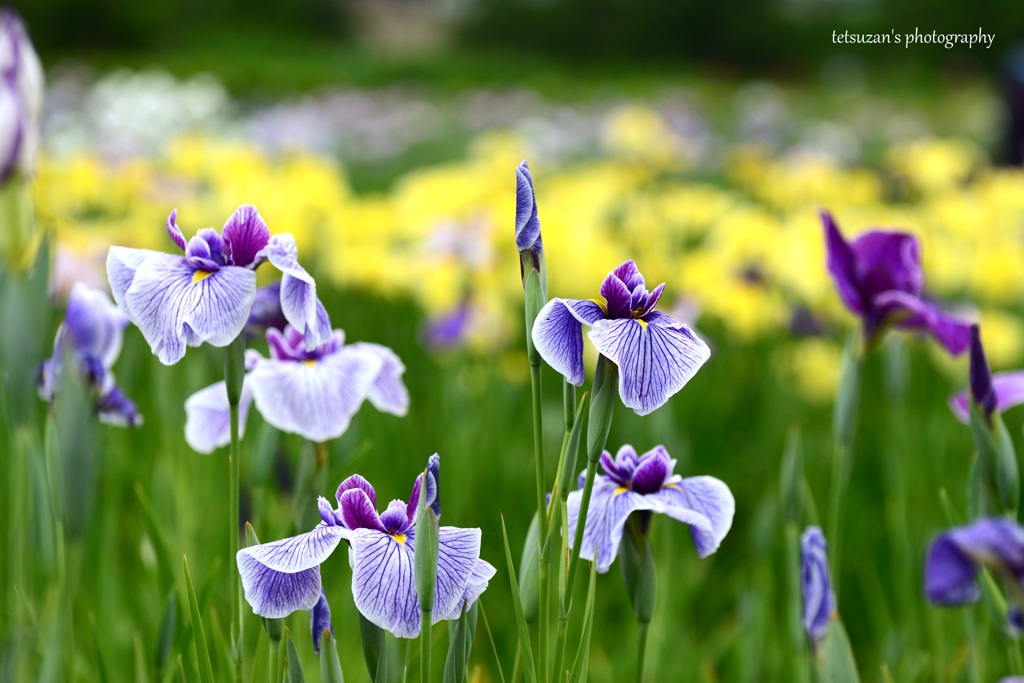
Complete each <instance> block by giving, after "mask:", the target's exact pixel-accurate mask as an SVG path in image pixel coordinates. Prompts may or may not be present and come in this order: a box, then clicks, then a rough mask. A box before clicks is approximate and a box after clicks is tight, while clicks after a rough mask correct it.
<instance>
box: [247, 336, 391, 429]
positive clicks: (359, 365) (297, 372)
mask: <svg viewBox="0 0 1024 683" xmlns="http://www.w3.org/2000/svg"><path fill="white" fill-rule="evenodd" d="M380 366H381V362H380V359H378V358H377V357H376V356H374V355H371V354H367V353H364V352H359V351H351V350H348V349H344V348H343V349H342V350H341V351H338V352H337V353H333V354H330V355H327V356H324V357H323V358H321V359H319V360H316V361H310V362H299V361H290V360H283V361H276V360H265V361H260V362H258V363H257V364H256V366H255V367H254V368H253V369H252V370H251V371H250V372H249V375H248V383H249V384H250V385H251V386H252V393H253V398H254V399H255V401H256V407H257V408H258V409H259V411H260V414H261V415H263V418H264V419H265V420H266V421H267V422H269V423H270V424H271V425H273V426H274V427H276V428H278V429H280V430H282V431H285V432H292V433H295V434H299V435H300V436H303V437H305V438H307V439H310V440H311V441H316V442H322V441H328V440H330V439H336V438H337V437H339V436H341V435H342V434H344V433H345V430H346V429H348V425H349V422H350V420H351V419H352V416H353V415H354V414H355V413H356V411H358V410H359V407H360V406H361V405H362V402H363V400H364V399H365V398H366V396H367V394H368V392H369V390H370V385H371V384H372V383H373V380H374V379H375V378H376V377H377V374H378V373H379V372H380Z"/></svg>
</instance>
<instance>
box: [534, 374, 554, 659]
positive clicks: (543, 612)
mask: <svg viewBox="0 0 1024 683" xmlns="http://www.w3.org/2000/svg"><path fill="white" fill-rule="evenodd" d="M540 370H541V366H540V365H533V364H531V365H530V387H531V389H532V399H533V464H534V468H535V469H536V479H537V517H538V519H539V522H540V535H539V536H538V538H540V539H541V541H543V540H544V539H546V538H547V535H548V534H547V512H548V511H547V503H546V501H545V500H544V494H545V493H546V492H547V486H546V485H545V483H544V423H543V417H542V411H541V409H542V403H541V402H542V397H541V373H540ZM545 545H546V544H545V543H543V542H542V543H541V546H540V550H539V552H538V553H537V561H538V562H540V568H539V571H538V572H537V577H538V581H539V584H540V585H539V589H540V593H539V601H540V602H539V608H538V610H537V669H538V670H539V673H538V675H539V676H541V678H542V679H546V678H547V670H548V619H547V616H548V613H549V604H548V600H549V593H550V591H549V590H548V588H547V583H548V558H547V552H546V548H545Z"/></svg>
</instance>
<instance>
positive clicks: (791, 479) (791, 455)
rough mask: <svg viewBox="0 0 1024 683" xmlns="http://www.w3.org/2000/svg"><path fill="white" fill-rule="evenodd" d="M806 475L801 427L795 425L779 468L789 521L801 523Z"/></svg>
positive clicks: (780, 495) (780, 485)
mask: <svg viewBox="0 0 1024 683" xmlns="http://www.w3.org/2000/svg"><path fill="white" fill-rule="evenodd" d="M803 476H804V461H803V449H802V447H801V443H800V429H799V428H798V427H793V428H792V429H790V430H789V437H788V438H787V439H786V448H785V450H784V451H783V452H782V466H781V468H780V469H779V497H780V499H781V500H782V506H783V510H784V513H785V519H786V521H787V522H790V523H792V524H797V525H799V523H800V515H801V513H802V512H803V510H802V508H803V499H802V495H801V494H802V488H801V486H800V484H801V481H802V480H803Z"/></svg>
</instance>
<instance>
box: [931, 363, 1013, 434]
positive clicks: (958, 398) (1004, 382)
mask: <svg viewBox="0 0 1024 683" xmlns="http://www.w3.org/2000/svg"><path fill="white" fill-rule="evenodd" d="M992 388H993V390H995V392H996V409H997V410H998V411H999V412H1004V411H1006V410H1009V409H1010V408H1013V407H1016V406H1019V405H1021V404H1022V403H1024V370H1017V371H1015V372H1003V373H997V374H995V375H992ZM967 406H968V398H967V392H966V391H962V392H960V393H959V394H956V395H954V396H953V397H952V398H950V399H949V407H950V409H951V410H952V411H953V414H954V415H956V417H957V419H958V420H960V421H961V422H963V423H964V424H966V423H967V421H968V419H969V418H968V410H967Z"/></svg>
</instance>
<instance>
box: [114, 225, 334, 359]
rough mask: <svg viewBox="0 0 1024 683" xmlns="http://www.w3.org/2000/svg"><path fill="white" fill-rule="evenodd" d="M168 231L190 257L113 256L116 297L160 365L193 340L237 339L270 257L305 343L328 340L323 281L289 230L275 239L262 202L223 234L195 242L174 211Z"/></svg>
mask: <svg viewBox="0 0 1024 683" xmlns="http://www.w3.org/2000/svg"><path fill="white" fill-rule="evenodd" d="M167 233H168V234H169V235H170V237H171V239H172V240H173V241H174V243H175V244H176V245H177V246H178V248H179V249H181V250H182V251H183V252H184V255H177V254H168V253H164V252H157V251H150V250H148V249H129V248H126V247H111V248H110V252H109V253H108V255H107V277H108V279H109V280H110V289H111V291H112V292H113V293H114V300H115V301H116V302H117V305H118V306H119V307H120V308H121V310H122V311H124V312H125V313H127V315H128V317H129V318H130V319H131V321H132V322H133V323H135V325H137V326H138V328H139V329H140V330H141V331H142V334H143V336H144V337H145V338H146V341H147V342H149V345H150V348H151V349H152V351H153V353H154V354H156V356H157V358H159V359H160V362H162V363H164V364H165V365H173V364H174V363H177V362H178V361H179V360H181V359H182V357H184V355H185V347H186V345H188V346H199V345H200V344H202V343H203V342H207V343H209V344H212V345H213V346H227V345H228V344H230V343H231V342H232V341H234V339H235V338H236V337H238V335H239V334H240V333H241V332H242V330H243V329H244V328H245V323H246V320H247V319H248V318H249V312H250V310H251V309H252V306H253V300H254V298H255V294H256V268H258V267H259V266H260V265H261V264H262V263H263V262H264V261H270V263H271V264H272V265H273V266H274V267H275V268H277V269H278V270H280V271H281V272H282V274H283V275H282V277H281V290H280V300H281V309H282V311H283V312H284V315H285V318H287V320H288V322H289V323H290V324H291V325H293V326H294V327H295V328H296V329H298V330H300V331H301V332H302V333H303V335H304V339H305V345H306V348H307V349H314V348H316V347H318V346H320V345H321V344H323V343H325V342H327V341H328V340H329V338H330V336H331V325H330V319H329V318H328V316H327V311H326V310H324V307H323V304H321V303H320V300H319V299H317V296H316V283H315V282H314V281H313V278H312V277H311V276H310V275H309V273H307V272H306V270H305V269H304V268H303V267H302V266H301V265H299V262H298V259H297V253H298V249H297V247H296V246H295V238H294V237H292V236H291V235H290V234H287V233H285V234H280V235H274V236H273V237H271V235H270V230H269V229H268V228H267V225H266V223H264V222H263V218H262V217H260V214H259V212H258V211H257V210H256V208H255V207H253V206H249V205H243V206H240V207H238V209H237V210H236V211H235V213H234V214H232V216H231V217H230V218H229V219H228V220H227V222H226V223H225V224H224V228H223V230H221V232H219V233H218V232H217V231H216V230H214V229H213V228H203V229H201V230H200V231H199V232H197V233H196V234H195V236H193V237H192V239H191V240H189V241H188V242H186V241H185V237H184V235H183V234H182V232H181V230H180V229H179V228H178V224H177V211H176V210H175V211H172V212H171V215H170V216H169V217H168V219H167Z"/></svg>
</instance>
